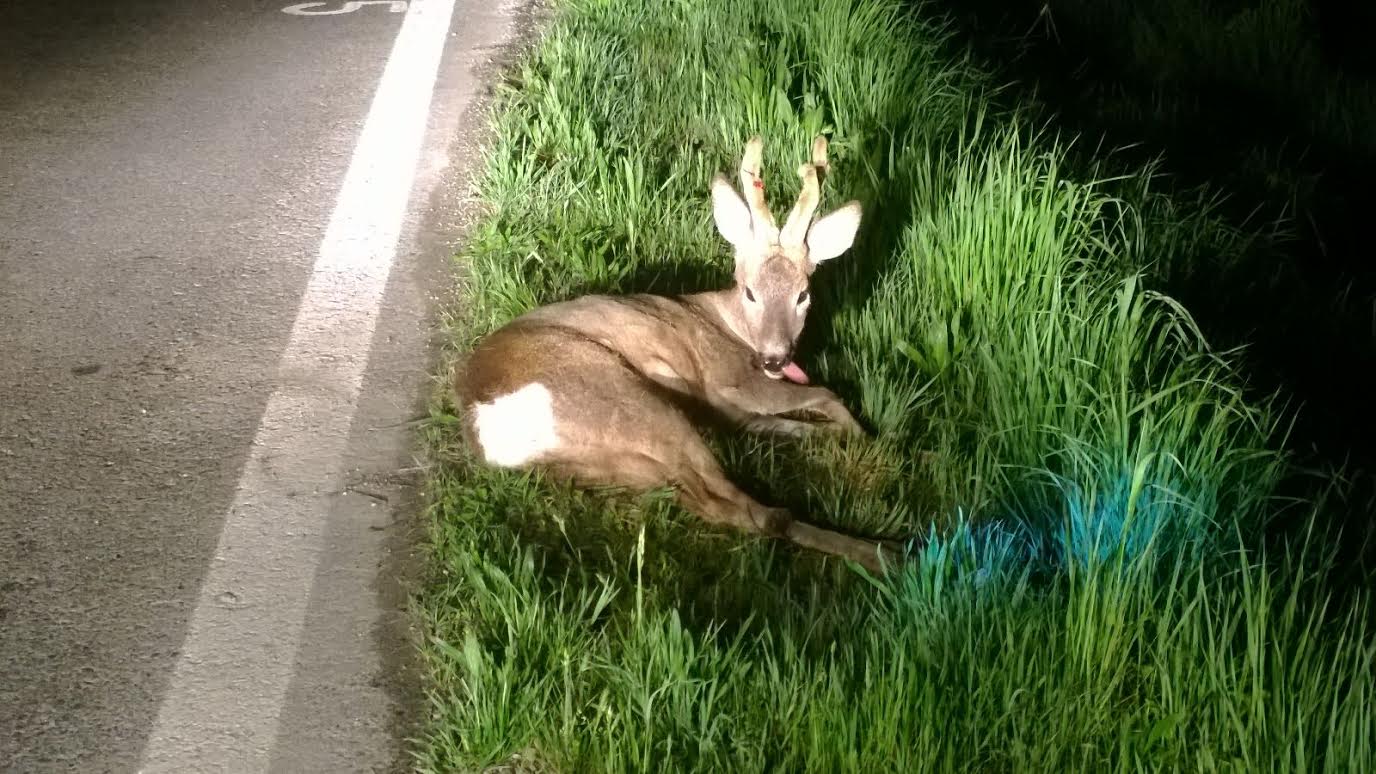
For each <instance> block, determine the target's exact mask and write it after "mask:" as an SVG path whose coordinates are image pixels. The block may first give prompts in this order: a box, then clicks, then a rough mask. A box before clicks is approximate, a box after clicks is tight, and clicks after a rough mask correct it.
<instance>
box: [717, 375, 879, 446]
mask: <svg viewBox="0 0 1376 774" xmlns="http://www.w3.org/2000/svg"><path fill="white" fill-rule="evenodd" d="M711 397H712V398H713V402H714V403H715V404H717V405H718V406H719V408H722V409H723V410H726V411H728V413H730V414H732V415H734V416H737V417H739V418H740V419H741V421H742V424H744V425H745V427H746V428H747V429H749V430H753V431H756V432H775V433H783V434H786V435H799V434H802V433H804V432H808V431H810V430H812V429H814V428H817V427H819V426H818V425H816V424H813V423H810V422H803V421H800V420H796V419H790V418H788V417H784V416H780V415H782V414H791V413H796V412H803V411H816V412H818V413H820V414H822V415H823V416H824V417H826V418H827V420H828V422H827V424H825V425H821V426H820V427H824V428H826V429H829V430H833V431H837V432H845V433H854V434H856V435H863V434H864V432H865V430H864V428H862V427H861V426H860V423H859V422H857V421H855V417H854V416H852V415H851V413H850V409H847V408H846V407H845V404H843V403H841V400H840V399H839V398H837V397H836V394H835V393H833V392H832V391H831V390H828V389H827V388H825V387H813V386H809V385H802V384H794V383H793V382H783V381H775V380H773V379H769V378H768V377H764V376H761V377H760V378H759V379H756V380H752V381H751V382H749V383H747V384H745V385H742V386H739V387H726V388H722V389H719V390H717V391H716V392H715V393H714V394H713V395H712V396H711Z"/></svg>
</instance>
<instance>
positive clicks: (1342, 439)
mask: <svg viewBox="0 0 1376 774" xmlns="http://www.w3.org/2000/svg"><path fill="white" fill-rule="evenodd" d="M936 5H938V6H941V7H943V8H944V9H946V10H949V11H950V12H951V13H952V14H953V15H954V17H955V18H956V19H957V20H958V21H957V22H956V23H955V24H954V25H953V26H954V29H955V30H956V34H957V35H958V36H959V38H960V39H961V40H962V41H964V42H966V43H967V44H968V45H969V46H971V47H972V48H973V49H975V50H977V51H978V52H979V53H980V56H981V57H982V58H983V59H985V60H986V61H989V62H992V63H994V65H995V66H996V67H997V71H998V72H999V73H1000V75H999V77H1001V78H1007V79H1016V80H1017V81H1018V82H1017V83H1016V84H1013V85H1010V88H1009V89H1008V91H1007V92H1006V93H1005V95H1004V96H1005V97H1006V98H1008V99H1009V100H1016V101H1017V102H1019V103H1020V104H1022V105H1024V106H1030V105H1033V104H1035V105H1036V106H1037V107H1038V109H1039V110H1040V111H1042V114H1044V115H1045V116H1046V117H1047V119H1048V120H1049V121H1054V122H1055V125H1056V126H1058V127H1060V128H1062V129H1063V130H1064V131H1067V132H1070V133H1073V134H1076V135H1079V136H1082V137H1085V138H1088V139H1090V140H1091V142H1090V143H1089V146H1091V147H1092V146H1094V145H1095V144H1096V143H1099V142H1102V143H1104V144H1105V145H1107V146H1117V147H1120V148H1122V153H1123V155H1125V156H1128V157H1133V158H1137V159H1147V158H1153V159H1154V160H1155V162H1156V163H1157V168H1158V169H1159V170H1160V171H1161V172H1162V173H1163V175H1168V177H1169V180H1170V185H1171V186H1172V187H1174V188H1176V189H1178V190H1185V189H1187V188H1188V187H1190V186H1195V185H1200V184H1205V185H1208V186H1209V187H1210V188H1212V189H1214V190H1215V191H1219V190H1223V191H1226V192H1227V197H1226V199H1222V200H1219V201H1217V202H1216V203H1217V204H1219V205H1221V207H1219V211H1220V212H1221V213H1222V214H1225V215H1226V217H1227V219H1228V220H1229V221H1230V222H1231V223H1232V224H1234V226H1235V227H1236V228H1238V229H1240V230H1241V231H1242V232H1244V233H1245V235H1246V237H1247V239H1248V241H1249V243H1250V246H1249V247H1248V249H1247V251H1246V253H1247V254H1246V259H1245V260H1240V261H1225V262H1220V261H1202V262H1201V261H1187V262H1169V261H1168V262H1167V263H1165V264H1163V265H1162V266H1161V270H1160V272H1159V279H1160V281H1161V283H1162V286H1163V287H1165V288H1167V289H1169V291H1170V292H1171V293H1172V294H1173V295H1174V296H1175V297H1176V298H1177V299H1179V300H1180V301H1182V302H1183V303H1186V304H1187V305H1188V306H1189V307H1190V309H1191V311H1192V312H1194V313H1195V315H1196V316H1197V319H1198V320H1199V322H1200V325H1201V327H1203V328H1204V329H1205V330H1207V331H1208V332H1209V333H1210V336H1211V338H1212V339H1213V340H1214V341H1215V342H1219V343H1228V344H1246V345H1248V349H1247V352H1246V353H1245V357H1246V365H1247V370H1248V373H1249V376H1251V377H1252V379H1253V380H1254V381H1255V382H1256V383H1258V384H1259V385H1264V386H1265V388H1266V389H1274V388H1276V387H1283V388H1284V389H1285V390H1286V391H1287V393H1288V394H1289V395H1290V396H1291V397H1292V399H1293V400H1295V401H1296V402H1299V403H1302V404H1303V406H1304V411H1303V412H1302V413H1301V414H1300V415H1299V416H1298V418H1297V421H1296V423H1295V426H1294V428H1293V433H1292V440H1293V445H1294V447H1295V448H1296V450H1297V451H1303V452H1304V453H1305V455H1306V457H1307V458H1308V460H1307V461H1308V462H1309V463H1310V464H1328V465H1332V464H1341V463H1342V462H1343V461H1344V459H1345V458H1346V457H1348V456H1350V457H1351V458H1352V459H1354V460H1355V461H1357V462H1358V463H1360V467H1361V468H1365V470H1367V471H1370V470H1373V469H1376V441H1373V439H1376V432H1374V431H1376V404H1373V403H1372V401H1370V400H1369V396H1370V394H1371V393H1372V391H1373V390H1376V271H1373V267H1372V264H1371V261H1370V260H1369V254H1370V248H1369V244H1370V236H1369V231H1370V227H1369V223H1368V220H1369V218H1368V217H1367V213H1368V212H1369V211H1370V210H1371V208H1372V207H1373V206H1376V195H1373V193H1374V192H1376V189H1373V187H1372V186H1371V185H1370V182H1369V181H1370V179H1371V177H1372V175H1373V174H1376V134H1373V133H1372V132H1370V131H1369V130H1368V129H1367V127H1369V126H1371V125H1372V123H1373V121H1376V78H1374V77H1373V76H1376V56H1373V54H1372V48H1371V46H1370V45H1369V42H1368V40H1367V36H1368V33H1369V31H1370V29H1371V25H1372V23H1373V22H1376V7H1373V6H1371V5H1370V4H1365V5H1364V4H1360V3H1357V4H1350V3H1335V2H1330V1H1329V0H1158V2H1153V3H1134V2H1129V0H1055V2H1051V3H1046V2H1042V1H1041V0H1021V1H1020V2H1012V3H1008V2H993V1H989V2H986V0H973V1H972V2H959V3H955V2H945V0H936ZM1211 198H1212V197H1211ZM1177 199H1181V200H1184V201H1187V199H1188V198H1187V197H1177ZM1178 203H1179V202H1177V204H1178ZM1164 217H1165V218H1166V219H1170V218H1171V217H1172V216H1171V214H1170V213H1169V212H1168V213H1165V214H1164ZM1219 287H1228V288H1231V289H1233V290H1232V291H1231V292H1229V293H1226V294H1220V293H1217V292H1216V289H1217V288H1219ZM1333 364H1341V369H1342V371H1343V372H1344V377H1343V378H1340V379H1335V378H1332V370H1333ZM1365 486H1366V488H1367V490H1368V494H1370V491H1371V490H1372V488H1373V486H1372V482H1371V481H1370V478H1369V476H1368V480H1367V482H1366V483H1365ZM1369 512H1370V509H1369V508H1360V509H1356V510H1355V511H1354V513H1353V515H1352V519H1351V521H1352V524H1351V526H1352V527H1354V528H1360V529H1366V528H1367V527H1368V521H1369V519H1368V514H1369ZM1354 542H1360V541H1354ZM1353 553H1358V552H1357V551H1354V552H1353ZM1365 558H1366V559H1367V561H1368V562H1370V561H1372V560H1376V553H1371V552H1370V547H1369V548H1368V552H1367V556H1366V557H1365Z"/></svg>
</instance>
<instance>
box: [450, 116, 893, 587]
mask: <svg viewBox="0 0 1376 774" xmlns="http://www.w3.org/2000/svg"><path fill="white" fill-rule="evenodd" d="M763 145H764V143H763V140H762V139H761V138H760V137H759V136H758V135H757V136H754V137H751V138H750V139H749V140H748V141H747V143H746V146H745V150H744V153H743V154H742V156H741V163H740V171H739V172H740V182H741V190H740V191H739V192H737V191H736V189H735V188H734V187H733V186H732V185H731V183H730V182H729V181H728V180H727V178H726V176H725V175H724V174H723V173H721V172H718V173H717V174H716V175H715V176H714V177H713V179H712V182H711V186H710V195H711V204H712V214H713V219H714V221H715V224H716V228H717V231H718V232H719V233H720V235H721V237H722V238H724V239H725V240H726V242H727V243H729V244H730V245H731V247H732V248H733V250H734V255H735V271H734V280H735V281H734V284H733V285H732V286H731V287H728V288H724V289H721V290H716V291H708V292H700V293H694V294H686V295H677V296H668V295H651V294H629V295H585V296H581V297H577V298H574V299H572V300H567V301H562V302H557V303H553V304H549V305H546V306H541V307H537V308H535V309H533V310H531V311H528V312H526V313H524V314H522V315H520V316H518V317H516V318H515V319H513V320H511V321H510V322H508V323H507V324H505V325H504V326H502V327H500V328H498V329H497V330H495V331H493V332H492V333H490V334H488V335H486V336H485V337H483V338H482V339H480V340H479V341H478V343H477V344H476V345H475V347H474V348H473V350H472V351H471V353H470V354H469V356H468V358H467V362H466V364H462V365H461V366H460V367H457V368H456V369H455V373H454V377H453V390H454V392H455V394H456V396H457V398H458V401H457V403H456V406H457V407H458V413H459V416H460V422H461V426H462V428H463V433H464V436H465V438H466V441H467V443H468V445H469V448H470V449H473V450H475V451H476V452H477V454H478V455H479V456H480V457H481V459H482V461H483V462H484V463H485V464H487V465H489V466H494V467H499V468H509V469H522V470H531V469H537V468H538V469H540V470H541V471H543V472H545V473H547V474H551V475H553V476H554V477H556V478H558V479H563V480H566V481H571V482H572V483H573V485H575V486H578V487H583V488H594V487H613V488H621V489H626V490H631V491H634V492H649V491H654V490H659V489H664V488H666V487H668V488H670V489H672V490H673V493H674V496H675V498H676V500H677V503H678V504H679V505H680V506H681V507H682V508H684V509H685V510H686V511H688V512H690V513H692V514H695V515H696V516H698V517H699V518H701V519H703V520H704V521H706V522H708V523H709V524H713V525H718V526H724V527H730V528H735V529H737V530H741V531H743V532H747V533H754V534H758V535H762V536H766V537H770V538H777V539H782V540H785V541H788V542H791V543H792V544H795V545H797V546H800V547H803V548H806V549H811V550H814V551H820V552H824V553H826V554H831V555H835V556H838V557H842V558H844V559H849V560H852V561H854V562H856V563H858V564H860V565H861V566H863V567H865V568H867V569H869V570H870V571H871V572H874V573H882V572H884V569H885V568H886V567H887V566H888V565H889V561H890V557H889V554H888V553H887V551H888V546H887V545H886V544H885V543H883V542H879V541H871V540H865V539H862V538H857V537H852V536H849V535H845V534H842V533H840V532H836V531H833V530H829V529H825V528H822V527H818V526H815V525H813V524H811V523H808V522H805V521H800V520H797V519H795V518H794V517H793V515H792V514H791V513H790V512H789V511H788V510H787V509H785V508H779V507H770V506H767V505H764V504H762V503H760V502H758V501H757V500H755V499H754V498H752V497H751V496H750V495H748V494H746V493H745V492H744V491H742V490H741V489H740V488H739V487H738V486H736V485H735V484H734V483H732V482H731V481H730V480H729V479H728V478H727V476H726V474H725V473H724V471H723V469H722V467H721V464H720V463H719V461H718V460H717V459H716V458H715V455H714V454H713V453H712V451H711V450H710V449H709V447H708V445H707V443H706V441H705V440H704V437H703V435H702V433H701V431H700V429H699V423H697V422H695V419H696V418H697V417H700V416H702V414H703V412H706V414H707V415H708V416H713V417H715V418H716V419H719V420H724V421H725V422H726V423H727V424H728V425H730V426H732V427H736V428H740V429H744V430H745V431H747V432H755V433H765V434H779V435H784V436H795V437H796V436H801V435H803V434H806V433H810V432H812V431H814V430H825V431H830V432H833V433H838V434H842V435H861V436H863V435H864V434H865V431H864V429H863V428H862V427H861V425H860V424H859V423H858V422H857V421H856V419H855V417H854V416H853V415H852V414H851V412H850V410H849V409H847V408H846V407H845V405H844V404H843V403H842V402H841V400H840V399H839V398H838V397H837V396H836V394H835V393H833V392H832V391H831V390H829V389H827V388H825V387H821V386H818V385H814V384H811V383H810V380H809V379H808V376H807V374H806V373H805V372H804V371H803V370H802V368H801V367H800V366H799V365H798V364H797V363H795V362H794V360H793V355H794V350H795V348H796V346H797V342H798V338H799V336H800V335H801V333H802V331H803V324H804V321H805V319H806V317H807V312H808V307H809V306H810V304H811V291H810V287H809V286H810V282H811V279H812V275H813V272H814V271H815V270H816V269H817V267H818V266H820V265H821V264H823V263H825V262H826V261H829V260H831V259H833V258H836V257H837V256H839V255H841V254H842V253H844V252H845V251H846V250H848V249H850V247H851V245H852V243H853V242H854V239H855V235H856V233H857V231H858V230H859V226H860V216H861V205H860V202H858V201H850V202H847V203H846V204H844V205H842V206H840V207H839V208H837V209H835V210H833V211H831V212H829V213H827V214H826V215H823V216H821V217H817V216H816V212H817V208H818V206H819V204H820V199H821V180H822V178H823V176H824V175H825V173H826V171H827V168H828V164H829V162H828V158H827V140H826V138H825V137H823V136H818V137H817V138H816V139H815V140H814V141H813V144H812V159H811V162H810V163H806V164H803V165H802V166H800V167H799V169H798V175H799V177H800V178H801V180H802V189H801V191H800V193H799V195H798V198H797V200H796V203H795V204H794V206H793V209H792V210H791V211H790V212H789V215H788V218H787V220H786V221H785V222H784V225H783V227H782V228H779V227H778V226H777V225H776V222H775V220H774V216H773V215H772V214H771V212H770V210H769V207H768V206H767V204H766V202H765V192H764V181H763V179H762V177H761V172H760V168H761V159H762V156H763ZM798 415H804V416H806V415H812V416H813V417H817V419H800V418H798Z"/></svg>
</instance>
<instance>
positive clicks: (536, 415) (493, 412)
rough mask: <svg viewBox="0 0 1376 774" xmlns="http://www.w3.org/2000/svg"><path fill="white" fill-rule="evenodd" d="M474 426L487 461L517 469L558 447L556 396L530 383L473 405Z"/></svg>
mask: <svg viewBox="0 0 1376 774" xmlns="http://www.w3.org/2000/svg"><path fill="white" fill-rule="evenodd" d="M473 426H474V428H475V429H476V430H477V435H478V445H479V446H481V447H482V448H483V458H484V459H486V460H487V462H488V464H491V465H498V466H501V467H504V468H515V467H519V466H521V465H524V464H526V463H527V462H530V461H531V460H534V459H535V458H536V457H539V456H540V455H541V454H543V453H545V452H547V451H550V450H551V449H554V448H556V447H557V446H559V435H558V434H557V433H555V431H554V396H552V395H550V392H549V388H548V387H546V386H545V385H543V384H540V383H539V382H531V383H530V384H527V385H526V386H524V387H522V388H521V389H519V390H517V391H515V392H513V393H510V394H508V395H503V396H502V397H500V398H497V399H496V400H494V401H492V402H491V403H475V404H473Z"/></svg>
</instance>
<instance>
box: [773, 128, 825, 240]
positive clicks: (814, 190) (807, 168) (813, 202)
mask: <svg viewBox="0 0 1376 774" xmlns="http://www.w3.org/2000/svg"><path fill="white" fill-rule="evenodd" d="M826 170H827V138H825V137H822V136H821V135H818V137H817V139H815V140H813V141H812V163H811V164H804V165H802V166H801V167H799V168H798V177H800V178H802V179H803V190H802V191H800V192H799V193H798V201H797V202H796V203H794V205H793V211H792V212H790V213H789V215H788V220H787V221H785V222H784V228H783V231H782V232H781V233H780V235H779V243H780V244H783V245H801V244H802V243H803V240H805V239H807V230H808V228H809V227H811V226H812V216H813V215H815V214H816V213H817V205H818V204H819V203H820V202H821V200H822V178H823V177H824V176H825V175H826Z"/></svg>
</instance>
